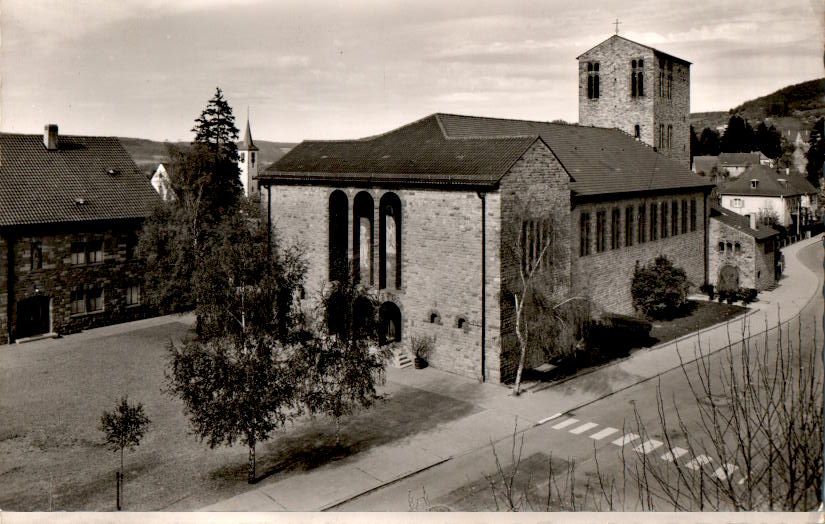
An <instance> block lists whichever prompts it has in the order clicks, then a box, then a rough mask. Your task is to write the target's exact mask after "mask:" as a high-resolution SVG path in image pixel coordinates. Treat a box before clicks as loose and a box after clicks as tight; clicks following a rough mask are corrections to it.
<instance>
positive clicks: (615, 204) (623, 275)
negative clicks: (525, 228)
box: [570, 193, 705, 314]
mask: <svg viewBox="0 0 825 524" xmlns="http://www.w3.org/2000/svg"><path fill="white" fill-rule="evenodd" d="M691 199H694V200H696V230H695V231H690V200H691ZM673 200H677V201H678V202H679V206H678V208H679V210H678V216H679V218H678V220H677V224H678V226H679V234H677V235H675V236H672V235H671V234H670V230H668V237H667V238H665V239H663V238H662V237H661V235H659V239H658V240H655V241H652V240H651V239H650V205H651V203H656V204H661V203H662V202H668V203H669V204H670V203H671V202H672V201H673ZM682 200H687V201H688V208H687V209H688V232H687V233H684V234H683V233H682V232H681V231H682V229H681V207H682V206H681V201H682ZM641 205H645V206H646V209H647V217H646V218H647V227H646V236H647V241H646V242H644V243H639V237H638V210H639V207H640V206H641ZM628 206H633V245H632V246H630V247H627V246H626V244H625V237H624V230H625V208H626V207H628ZM668 207H669V208H670V206H668ZM613 208H618V209H619V227H620V234H619V247H618V248H617V249H611V210H612V209H613ZM659 208H660V209H659V213H658V214H657V220H658V224H657V228H660V226H661V206H659ZM600 210H603V211H605V250H604V251H603V252H600V253H599V252H597V251H596V213H597V211H600ZM585 212H589V213H590V232H591V233H590V238H591V241H590V253H591V254H590V255H586V256H579V253H580V251H579V227H580V217H581V214H582V213H585ZM704 216H705V206H704V195H703V194H702V193H687V194H674V195H662V196H655V197H648V198H629V199H622V200H613V201H609V202H590V203H579V204H575V207H574V208H573V212H572V214H571V227H570V232H571V239H572V242H571V256H572V276H571V280H572V287H573V292H574V294H583V295H586V296H589V297H590V298H591V299H592V300H593V302H594V304H595V305H596V308H597V310H600V311H603V312H614V313H621V314H632V313H633V301H632V298H631V295H630V284H631V282H632V280H633V270H634V268H635V266H636V264H637V263H638V264H639V265H645V264H647V263H649V262H651V261H652V260H653V259H655V258H656V257H657V256H659V255H665V256H666V257H668V258H669V259H670V260H671V261H672V262H673V263H674V265H675V266H677V267H681V268H682V269H684V270H685V272H686V273H687V277H688V280H689V281H690V282H691V284H693V285H694V286H696V287H697V288H698V287H699V286H701V285H702V284H704V283H705V272H704V271H705V231H704V227H705V226H704V224H705V220H704ZM668 223H669V221H668Z"/></svg>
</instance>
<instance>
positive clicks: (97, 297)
mask: <svg viewBox="0 0 825 524" xmlns="http://www.w3.org/2000/svg"><path fill="white" fill-rule="evenodd" d="M86 311H87V312H89V313H91V312H94V311H103V289H102V288H99V287H96V288H92V289H90V290H88V291H86Z"/></svg>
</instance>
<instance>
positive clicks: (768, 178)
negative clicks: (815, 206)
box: [719, 165, 802, 197]
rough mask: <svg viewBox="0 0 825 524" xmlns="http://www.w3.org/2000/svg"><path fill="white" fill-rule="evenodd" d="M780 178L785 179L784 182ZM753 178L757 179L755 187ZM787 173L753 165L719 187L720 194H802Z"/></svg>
mask: <svg viewBox="0 0 825 524" xmlns="http://www.w3.org/2000/svg"><path fill="white" fill-rule="evenodd" d="M780 179H785V180H786V182H785V183H784V184H783V183H782V182H780V181H779V180H780ZM752 180H756V181H757V184H756V187H753V184H752V183H751V181H752ZM787 180H788V177H787V176H786V175H779V174H777V172H776V170H775V169H774V168H772V167H770V166H762V165H757V166H752V167H749V168H748V169H746V170H745V171H743V172H742V174H741V175H739V176H738V177H737V178H736V179H734V180H731V181H729V182H727V183H726V184H724V185H723V186H722V187H721V188H720V189H719V194H720V195H741V196H766V197H780V196H782V197H787V196H795V195H799V194H802V191H800V190H799V189H798V188H797V187H795V186H794V185H793V184H791V183H790V182H788V181H787Z"/></svg>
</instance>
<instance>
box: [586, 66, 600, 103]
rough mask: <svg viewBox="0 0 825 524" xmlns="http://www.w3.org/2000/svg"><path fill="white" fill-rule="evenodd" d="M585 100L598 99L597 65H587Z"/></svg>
mask: <svg viewBox="0 0 825 524" xmlns="http://www.w3.org/2000/svg"><path fill="white" fill-rule="evenodd" d="M587 98H599V63H598V62H588V63H587Z"/></svg>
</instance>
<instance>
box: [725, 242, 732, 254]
mask: <svg viewBox="0 0 825 524" xmlns="http://www.w3.org/2000/svg"><path fill="white" fill-rule="evenodd" d="M725 251H727V252H728V253H730V252H731V251H733V244H731V243H730V242H725Z"/></svg>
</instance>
